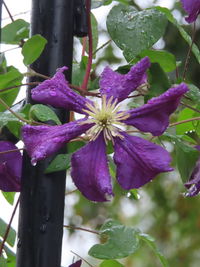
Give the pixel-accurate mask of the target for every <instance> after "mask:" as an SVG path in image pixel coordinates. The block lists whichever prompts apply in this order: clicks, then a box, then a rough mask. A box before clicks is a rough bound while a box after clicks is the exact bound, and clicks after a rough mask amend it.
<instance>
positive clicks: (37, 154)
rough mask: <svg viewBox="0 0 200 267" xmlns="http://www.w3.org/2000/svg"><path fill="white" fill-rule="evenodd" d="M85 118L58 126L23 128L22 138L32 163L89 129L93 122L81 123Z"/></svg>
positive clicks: (29, 126)
mask: <svg viewBox="0 0 200 267" xmlns="http://www.w3.org/2000/svg"><path fill="white" fill-rule="evenodd" d="M83 121H84V119H81V120H77V121H73V122H69V123H66V124H63V125H58V126H31V125H25V126H23V128H22V138H23V141H24V144H25V147H26V150H27V152H28V154H29V156H30V157H31V158H32V164H36V162H37V161H38V160H41V159H44V158H46V157H48V156H50V155H52V154H53V153H55V152H56V151H58V150H59V149H60V148H61V147H62V146H63V145H64V144H65V143H67V142H69V141H70V140H71V139H73V138H75V137H77V136H79V135H81V134H82V133H84V132H85V131H87V130H88V129H89V128H90V127H91V126H92V124H81V122H83Z"/></svg>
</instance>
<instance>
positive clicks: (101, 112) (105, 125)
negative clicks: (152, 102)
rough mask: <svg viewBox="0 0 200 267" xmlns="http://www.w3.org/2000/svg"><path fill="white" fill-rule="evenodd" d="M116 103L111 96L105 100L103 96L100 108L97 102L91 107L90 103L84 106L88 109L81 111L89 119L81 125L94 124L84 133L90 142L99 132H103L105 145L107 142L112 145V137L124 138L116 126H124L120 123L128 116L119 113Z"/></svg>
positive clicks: (121, 112)
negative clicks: (110, 142)
mask: <svg viewBox="0 0 200 267" xmlns="http://www.w3.org/2000/svg"><path fill="white" fill-rule="evenodd" d="M117 103H118V100H117V99H115V100H114V101H113V96H111V97H110V98H109V99H107V98H106V95H103V96H102V102H101V108H100V107H99V104H98V103H97V102H94V104H93V105H92V104H90V103H87V104H86V107H87V108H88V109H83V111H84V112H85V113H86V114H88V115H89V118H88V119H87V120H86V121H84V122H81V124H85V123H94V124H95V125H94V126H93V127H92V128H90V129H89V130H88V131H87V132H86V134H87V135H88V136H89V139H90V140H91V141H94V140H96V139H97V137H98V136H99V134H100V133H101V132H103V136H104V140H105V142H106V143H107V142H108V141H112V143H114V140H113V137H116V136H118V137H120V138H121V139H123V138H124V137H123V135H121V134H120V131H121V129H120V128H119V127H117V126H119V125H120V126H125V124H124V123H122V122H121V121H122V120H125V119H127V118H128V117H129V114H127V113H125V112H123V111H119V109H120V107H119V106H117Z"/></svg>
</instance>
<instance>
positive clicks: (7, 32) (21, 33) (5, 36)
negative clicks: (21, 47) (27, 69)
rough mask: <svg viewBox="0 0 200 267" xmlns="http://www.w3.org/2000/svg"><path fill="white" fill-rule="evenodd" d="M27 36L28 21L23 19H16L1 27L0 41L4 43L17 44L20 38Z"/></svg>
mask: <svg viewBox="0 0 200 267" xmlns="http://www.w3.org/2000/svg"><path fill="white" fill-rule="evenodd" d="M28 37H29V23H28V22H26V21H24V20H23V19H17V20H15V21H13V22H12V23H10V24H8V25H6V26H5V27H3V29H2V32H1V42H2V43H4V44H19V43H20V41H21V40H22V39H26V38H28Z"/></svg>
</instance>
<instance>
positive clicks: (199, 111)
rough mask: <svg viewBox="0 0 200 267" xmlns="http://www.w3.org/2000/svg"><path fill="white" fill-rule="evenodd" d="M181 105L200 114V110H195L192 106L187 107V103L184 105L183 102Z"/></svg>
mask: <svg viewBox="0 0 200 267" xmlns="http://www.w3.org/2000/svg"><path fill="white" fill-rule="evenodd" d="M180 104H181V105H182V106H184V107H187V108H189V109H191V110H193V111H195V112H198V113H200V110H198V109H196V108H193V107H191V106H189V105H187V104H185V103H183V102H181V103H180Z"/></svg>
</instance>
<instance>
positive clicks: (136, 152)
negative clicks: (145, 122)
mask: <svg viewBox="0 0 200 267" xmlns="http://www.w3.org/2000/svg"><path fill="white" fill-rule="evenodd" d="M123 135H124V139H123V140H122V139H120V138H119V137H117V138H115V153H114V162H115V164H116V165H117V180H118V182H119V184H120V185H121V186H122V187H123V188H124V189H126V190H129V189H131V188H139V187H141V186H143V185H144V184H146V183H148V182H150V181H151V180H152V179H153V178H154V177H155V176H156V175H157V174H159V173H161V172H168V171H172V170H173V169H172V168H171V167H170V166H169V164H170V162H171V158H170V155H169V153H168V152H167V151H166V150H165V149H163V148H162V147H160V146H158V145H156V144H153V143H151V142H149V141H147V140H145V139H142V138H140V137H137V136H130V135H128V134H126V133H123Z"/></svg>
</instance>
